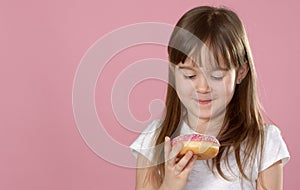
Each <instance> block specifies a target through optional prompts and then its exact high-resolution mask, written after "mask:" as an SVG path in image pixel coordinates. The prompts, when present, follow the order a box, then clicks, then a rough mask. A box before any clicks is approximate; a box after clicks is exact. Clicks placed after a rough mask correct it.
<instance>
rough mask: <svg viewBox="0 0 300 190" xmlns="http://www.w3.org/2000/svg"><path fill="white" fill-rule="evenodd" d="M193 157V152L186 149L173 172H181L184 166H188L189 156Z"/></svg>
mask: <svg viewBox="0 0 300 190" xmlns="http://www.w3.org/2000/svg"><path fill="white" fill-rule="evenodd" d="M192 157H193V152H192V151H188V152H187V153H186V154H185V155H184V156H183V157H182V158H181V159H180V160H179V162H178V163H177V164H176V165H175V172H176V174H179V173H181V172H182V171H183V170H184V169H185V168H187V167H188V165H189V162H191V161H192V160H191V158H192Z"/></svg>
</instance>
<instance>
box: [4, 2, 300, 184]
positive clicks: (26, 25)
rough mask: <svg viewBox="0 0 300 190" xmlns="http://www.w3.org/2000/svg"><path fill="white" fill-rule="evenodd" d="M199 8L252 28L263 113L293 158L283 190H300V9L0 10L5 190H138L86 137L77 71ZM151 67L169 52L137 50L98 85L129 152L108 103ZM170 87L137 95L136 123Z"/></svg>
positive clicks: (38, 6)
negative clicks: (139, 33)
mask: <svg viewBox="0 0 300 190" xmlns="http://www.w3.org/2000/svg"><path fill="white" fill-rule="evenodd" d="M198 5H226V6H228V7H231V8H232V9H233V10H235V11H236V12H237V13H238V14H239V15H240V17H241V18H242V19H243V21H244V23H245V25H246V28H247V31H248V36H249V40H250V44H251V47H252V50H253V55H254V59H255V63H256V67H257V70H258V76H259V82H260V94H261V99H262V102H263V105H264V107H265V109H266V111H267V113H268V116H269V117H270V118H271V119H272V120H273V121H274V122H275V123H276V124H277V126H279V127H280V129H281V131H282V135H283V137H284V139H285V140H286V142H287V145H288V148H289V150H290V153H291V156H292V157H291V160H290V162H289V163H288V164H287V165H286V166H285V167H284V172H285V176H284V187H285V189H300V185H299V183H297V180H298V178H299V177H298V176H297V171H298V169H299V167H300V161H299V160H298V159H299V154H300V149H299V148H296V146H297V140H298V138H299V137H298V135H297V134H298V132H299V129H298V127H297V125H298V124H299V123H300V117H299V116H298V108H299V98H300V91H299V78H298V76H297V74H298V70H299V69H300V66H299V64H298V62H299V60H300V53H299V50H300V48H299V42H300V40H299V37H298V35H299V34H300V27H299V26H300V25H299V18H300V12H299V10H298V8H299V6H300V4H299V2H298V1H296V0H287V1H271V0H268V1H258V0H253V1H245V0H241V1H230V0H215V1H213V0H211V1H209V0H206V1H204V0H203V1H200V0H198V1H196V0H189V1H178V0H176V1H174V0H165V1H138V0H135V1H116V0H111V1H110V2H108V1H107V2H105V3H103V2H101V1H83V0H77V1H70V0H65V1H58V0H52V1H38V0H28V1H16V0H11V1H1V2H0V26H1V27H0V28H1V30H0V42H1V43H0V59H1V70H0V73H1V74H0V83H1V85H0V86H1V99H0V118H1V119H0V122H1V128H0V129H1V132H0V136H1V137H0V147H1V148H0V150H1V155H0V168H1V170H0V189H5V190H17V189H24V190H40V189H43V190H50V189H51V190H52V189H71V190H82V189H86V190H96V189H119V188H120V189H128V190H129V189H133V188H134V183H135V178H134V177H135V170H134V169H132V168H126V167H120V166H118V165H116V164H112V163H110V162H108V161H105V160H104V159H102V158H100V157H99V156H98V155H97V154H96V153H95V152H94V151H92V150H91V149H90V148H89V147H88V146H87V144H86V143H85V142H84V139H83V138H82V136H81V135H80V133H79V130H78V128H77V125H76V122H75V119H74V115H73V108H72V88H73V80H74V76H75V74H76V70H77V68H78V66H79V63H80V60H81V58H82V57H83V55H84V54H85V52H86V51H87V49H88V48H89V47H90V46H91V45H92V44H93V43H94V42H95V41H96V40H97V39H99V38H100V37H102V36H104V35H105V34H107V33H109V32H111V31H112V30H115V29H117V28H119V27H121V26H126V25H129V24H134V23H138V22H146V21H147V22H163V23H169V24H175V23H176V21H177V19H178V18H179V17H180V16H181V15H182V14H183V13H184V12H185V11H187V10H188V9H190V8H192V7H195V6H198ZM149 57H159V58H161V59H165V58H166V50H165V48H164V47H158V46H155V47H154V46H145V47H144V46H141V47H134V48H129V49H128V50H126V51H124V52H121V53H120V54H119V55H117V56H115V57H114V59H112V61H111V63H110V64H108V65H107V67H106V68H105V69H106V72H104V73H103V75H101V76H100V77H99V80H98V83H97V85H96V94H95V95H96V107H97V110H98V115H99V118H100V119H101V120H102V121H103V124H104V126H105V128H106V130H107V131H108V132H109V134H110V135H111V137H112V138H113V139H115V140H116V141H118V142H119V143H121V144H123V145H125V146H128V145H129V144H130V143H131V142H132V141H133V140H134V139H135V138H136V137H137V135H138V134H137V133H133V132H130V131H129V130H126V129H125V128H123V127H122V126H120V125H119V124H118V123H117V121H116V118H115V117H114V115H113V112H112V108H111V107H109V106H110V104H109V103H107V102H109V96H110V93H109V92H110V91H109V90H111V86H112V84H113V81H114V77H116V76H117V75H118V73H120V72H121V70H122V69H124V68H126V66H128V65H129V64H131V63H132V62H133V61H137V60H139V59H145V58H149ZM161 87H164V84H163V83H162V82H157V81H151V80H150V81H144V82H142V83H140V84H139V85H137V86H136V87H135V88H134V89H133V91H132V93H131V97H130V106H131V110H132V113H133V114H134V116H135V117H136V118H138V119H139V120H147V118H149V112H148V105H149V102H150V101H151V100H153V99H155V98H158V99H163V96H164V93H165V90H161ZM149 89H151V90H149ZM140 97H143V98H140ZM141 127H142V128H143V127H144V126H141ZM106 146H109V144H107V145H106ZM121 156H122V155H120V157H121Z"/></svg>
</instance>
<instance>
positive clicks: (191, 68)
mask: <svg viewBox="0 0 300 190" xmlns="http://www.w3.org/2000/svg"><path fill="white" fill-rule="evenodd" d="M178 68H179V69H189V70H193V71H194V70H195V69H194V68H193V67H190V66H179V67H178Z"/></svg>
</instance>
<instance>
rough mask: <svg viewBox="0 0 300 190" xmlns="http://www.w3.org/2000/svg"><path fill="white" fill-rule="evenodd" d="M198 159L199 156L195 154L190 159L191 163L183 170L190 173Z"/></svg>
mask: <svg viewBox="0 0 300 190" xmlns="http://www.w3.org/2000/svg"><path fill="white" fill-rule="evenodd" d="M196 160H197V156H196V155H194V156H193V157H192V158H191V159H190V161H189V163H188V164H187V165H186V167H185V168H184V170H183V171H182V173H186V174H189V173H190V172H191V171H192V169H193V166H194V164H195V162H196Z"/></svg>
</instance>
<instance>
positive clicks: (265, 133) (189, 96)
mask: <svg viewBox="0 0 300 190" xmlns="http://www.w3.org/2000/svg"><path fill="white" fill-rule="evenodd" d="M180 29H182V30H184V31H187V32H188V33H191V34H192V35H193V36H195V37H196V38H197V39H198V40H195V39H193V38H191V37H190V36H189V35H185V34H184V33H182V32H181V30H180ZM201 42H202V43H201ZM168 55H169V62H170V65H169V84H168V91H167V97H166V110H165V114H164V118H163V119H162V120H155V121H153V122H152V123H151V124H150V125H149V126H148V127H147V128H146V129H145V131H144V132H143V133H142V134H141V135H140V136H139V137H138V139H137V140H136V141H135V142H134V143H133V144H132V145H131V149H132V150H133V152H134V154H135V155H136V156H137V177H136V189H161V190H163V189H169V190H177V189H178V190H179V189H186V190H187V189H190V190H200V189H201V190H202V189H203V190H219V189H221V190H227V189H228V190H229V189H230V190H237V189H246V190H247V189H257V190H260V189H270V190H280V189H282V188H283V185H282V183H283V182H282V181H283V165H284V164H285V163H286V162H287V161H288V160H289V157H290V155H289V152H288V150H287V147H286V144H285V142H284V141H283V139H282V137H281V134H280V131H279V129H278V128H277V127H276V126H274V125H268V124H266V123H265V122H264V120H263V118H262V114H261V108H260V104H259V101H258V97H257V92H256V91H257V89H256V88H257V87H256V81H255V80H256V75H255V69H254V63H253V59H252V55H251V51H250V46H249V42H248V39H247V36H246V32H245V29H244V26H243V24H242V22H241V20H240V19H239V18H238V16H237V15H236V14H235V13H234V12H232V11H231V10H228V9H225V8H215V7H208V6H201V7H196V8H193V9H192V10H190V11H188V12H187V13H185V14H184V15H183V16H182V17H181V18H180V20H179V21H178V23H177V24H176V28H175V29H174V31H173V33H172V35H171V38H170V41H169V45H168ZM193 133H202V134H208V135H213V136H215V137H216V138H217V139H218V140H219V142H220V144H221V147H220V150H219V153H218V155H217V156H216V157H215V158H213V159H210V160H206V161H203V160H197V157H196V156H195V155H193V152H191V151H189V152H187V153H186V154H185V155H184V156H183V157H182V158H178V157H177V154H178V153H179V152H180V150H181V148H182V144H178V145H177V144H176V145H174V146H172V145H171V139H172V138H174V137H176V136H178V135H182V134H193Z"/></svg>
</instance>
